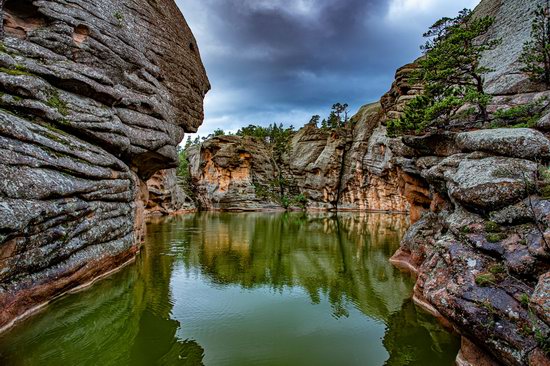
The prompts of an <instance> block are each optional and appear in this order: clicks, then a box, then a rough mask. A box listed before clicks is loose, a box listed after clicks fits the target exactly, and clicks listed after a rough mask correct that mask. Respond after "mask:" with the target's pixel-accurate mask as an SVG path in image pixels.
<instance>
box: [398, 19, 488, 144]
mask: <svg viewBox="0 0 550 366" xmlns="http://www.w3.org/2000/svg"><path fill="white" fill-rule="evenodd" d="M493 22H494V19H493V18H491V17H483V18H474V17H472V12H471V11H470V10H468V9H464V10H462V11H461V12H460V13H459V15H458V16H457V17H456V18H442V19H440V20H438V21H437V22H436V23H434V25H432V26H431V27H430V29H429V30H428V32H426V33H425V34H424V37H426V38H428V41H427V42H426V44H425V45H423V46H422V47H421V49H422V50H423V51H424V57H423V58H422V59H420V61H419V62H418V64H419V68H418V70H417V71H416V72H415V73H414V74H413V78H412V82H413V83H420V84H422V85H423V87H424V91H423V93H422V94H421V95H419V96H417V97H415V98H414V99H412V100H411V101H410V102H409V103H408V104H407V105H406V107H405V110H404V112H403V115H402V116H401V118H399V119H396V120H391V121H389V122H388V134H389V135H390V136H396V135H400V134H406V133H420V132H423V131H425V130H426V129H427V128H428V127H432V126H433V127H443V126H445V125H447V124H448V123H449V122H450V121H451V120H452V119H453V117H456V114H457V112H458V111H459V109H461V107H463V106H465V105H471V106H472V107H473V110H471V111H470V112H473V113H477V114H478V117H479V118H481V119H483V120H486V119H487V104H488V103H489V101H490V99H491V97H490V96H489V95H488V94H487V93H485V91H484V88H483V75H484V74H485V73H487V72H489V71H490V70H489V69H487V68H485V67H483V66H481V65H480V60H481V56H482V54H483V52H485V51H487V50H491V49H493V48H495V47H496V46H497V45H498V43H499V41H498V40H486V39H484V37H482V36H484V35H485V34H486V33H487V31H488V30H489V28H490V27H491V25H492V24H493Z"/></svg>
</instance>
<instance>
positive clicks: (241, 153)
mask: <svg viewBox="0 0 550 366" xmlns="http://www.w3.org/2000/svg"><path fill="white" fill-rule="evenodd" d="M188 153H189V162H190V167H191V176H192V182H193V189H194V190H195V192H194V193H195V195H196V201H197V204H198V206H199V207H200V208H201V209H204V210H237V211H241V210H259V209H277V208H280V205H279V204H278V203H276V201H275V198H276V197H275V196H273V195H272V194H271V192H270V191H268V190H267V188H266V187H270V186H271V185H272V184H273V182H275V181H276V179H277V177H278V171H277V167H276V165H275V162H274V161H273V159H272V157H271V153H270V152H269V151H268V150H267V149H266V148H265V147H264V146H263V145H262V144H261V143H258V142H257V141H255V140H254V139H251V138H241V137H238V136H223V137H216V138H213V139H210V140H208V141H206V142H204V143H203V144H201V145H200V146H195V147H193V148H192V149H191V150H190V151H189V152H188Z"/></svg>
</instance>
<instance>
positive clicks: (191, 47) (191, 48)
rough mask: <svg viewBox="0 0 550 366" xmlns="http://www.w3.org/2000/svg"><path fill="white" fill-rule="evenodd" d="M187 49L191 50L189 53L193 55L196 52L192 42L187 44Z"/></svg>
mask: <svg viewBox="0 0 550 366" xmlns="http://www.w3.org/2000/svg"><path fill="white" fill-rule="evenodd" d="M189 49H190V50H191V52H193V53H195V52H196V50H195V45H194V44H193V42H190V43H189Z"/></svg>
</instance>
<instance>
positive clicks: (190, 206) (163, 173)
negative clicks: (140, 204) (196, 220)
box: [144, 169, 196, 215]
mask: <svg viewBox="0 0 550 366" xmlns="http://www.w3.org/2000/svg"><path fill="white" fill-rule="evenodd" d="M178 180H179V178H178V177H177V176H176V170H175V169H166V170H159V171H158V172H157V173H156V174H155V175H153V176H152V177H151V178H150V179H149V180H148V181H147V199H146V200H145V201H144V202H146V205H145V210H146V213H147V215H174V214H178V213H184V212H192V211H196V206H195V203H194V202H193V200H192V199H191V197H190V196H189V193H188V192H185V191H184V187H183V184H184V182H179V181H178Z"/></svg>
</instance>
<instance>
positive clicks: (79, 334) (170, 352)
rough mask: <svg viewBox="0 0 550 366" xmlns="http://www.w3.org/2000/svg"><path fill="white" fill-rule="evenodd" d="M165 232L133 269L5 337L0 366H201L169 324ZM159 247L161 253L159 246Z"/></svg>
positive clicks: (156, 234)
mask: <svg viewBox="0 0 550 366" xmlns="http://www.w3.org/2000/svg"><path fill="white" fill-rule="evenodd" d="M161 228H162V226H158V227H155V225H151V226H150V229H151V230H150V235H149V237H148V243H147V245H146V246H145V249H144V251H143V252H142V255H141V256H140V257H139V258H138V261H139V262H140V265H132V266H130V267H129V268H126V269H125V270H123V271H121V272H119V273H116V274H115V275H113V276H112V277H110V278H108V279H105V280H102V281H100V282H98V283H96V284H95V285H94V286H93V287H91V288H90V289H88V290H86V291H84V292H81V293H78V294H75V295H70V296H67V297H65V298H62V299H61V300H59V301H57V302H55V303H53V304H52V305H51V306H50V307H48V308H47V310H46V311H45V312H44V313H42V314H40V315H39V316H37V317H33V318H31V319H29V320H28V321H25V322H24V323H22V324H21V325H19V326H18V327H16V328H15V329H14V331H12V332H10V333H8V334H5V335H4V336H3V337H2V338H0V364H2V365H19V364H21V359H22V358H21V357H22V354H23V355H24V360H25V363H24V364H39V365H76V364H82V365H200V364H201V362H202V358H203V354H204V350H203V349H202V347H201V346H200V345H199V344H197V343H196V342H194V341H189V340H187V341H181V340H178V339H177V338H176V331H177V329H178V327H179V323H178V322H177V321H176V320H173V319H171V318H170V312H171V307H172V305H171V304H172V301H171V300H170V287H169V286H170V277H171V273H172V269H173V265H174V259H175V258H174V257H171V256H160V255H158V253H159V251H163V250H165V248H166V247H168V245H169V240H167V239H168V237H167V233H166V232H165V231H163V230H161ZM155 246H156V247H155Z"/></svg>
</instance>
